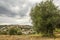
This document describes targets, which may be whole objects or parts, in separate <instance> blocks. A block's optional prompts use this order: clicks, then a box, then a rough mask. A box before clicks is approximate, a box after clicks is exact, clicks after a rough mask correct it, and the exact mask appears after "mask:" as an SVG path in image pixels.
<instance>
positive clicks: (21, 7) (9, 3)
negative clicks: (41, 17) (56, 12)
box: [0, 0, 60, 25]
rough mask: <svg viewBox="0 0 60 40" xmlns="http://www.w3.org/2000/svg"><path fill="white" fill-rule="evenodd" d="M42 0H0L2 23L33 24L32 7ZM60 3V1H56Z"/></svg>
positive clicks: (0, 20)
mask: <svg viewBox="0 0 60 40" xmlns="http://www.w3.org/2000/svg"><path fill="white" fill-rule="evenodd" d="M41 1H42V0H0V24H25V25H26V24H27V25H29V24H30V25H31V19H30V16H29V13H30V10H31V7H33V6H34V5H35V4H36V3H39V2H41ZM54 3H55V4H56V5H60V1H56V0H55V1H54Z"/></svg>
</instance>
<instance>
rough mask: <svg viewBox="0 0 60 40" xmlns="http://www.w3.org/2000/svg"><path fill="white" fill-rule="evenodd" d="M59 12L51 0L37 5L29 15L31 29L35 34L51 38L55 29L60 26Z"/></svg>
mask: <svg viewBox="0 0 60 40" xmlns="http://www.w3.org/2000/svg"><path fill="white" fill-rule="evenodd" d="M59 11H60V10H59V9H58V7H57V6H55V5H54V3H53V1H52V0H50V1H49V0H47V1H45V2H43V1H42V2H41V3H39V4H37V5H36V6H35V7H34V8H32V10H31V13H30V16H31V19H32V24H33V29H34V30H35V31H36V32H37V33H40V32H41V33H42V34H44V35H46V36H53V32H54V30H55V28H56V27H57V25H58V26H59V24H60V14H59V13H60V12H59Z"/></svg>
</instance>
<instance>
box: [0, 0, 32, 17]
mask: <svg viewBox="0 0 60 40" xmlns="http://www.w3.org/2000/svg"><path fill="white" fill-rule="evenodd" d="M0 3H1V4H0V15H1V16H2V15H5V16H7V17H15V16H16V15H20V16H21V17H23V16H25V15H26V13H27V12H28V9H29V7H31V6H32V4H31V3H29V2H28V1H27V0H0ZM24 4H26V5H27V6H26V7H25V8H23V7H22V5H24ZM16 5H17V6H19V7H20V8H21V10H20V11H18V13H16V12H15V11H12V10H11V9H10V7H11V6H12V7H14V6H16Z"/></svg>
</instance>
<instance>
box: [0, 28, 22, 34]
mask: <svg viewBox="0 0 60 40" xmlns="http://www.w3.org/2000/svg"><path fill="white" fill-rule="evenodd" d="M0 35H22V32H21V28H17V27H11V28H8V29H4V30H1V31H0Z"/></svg>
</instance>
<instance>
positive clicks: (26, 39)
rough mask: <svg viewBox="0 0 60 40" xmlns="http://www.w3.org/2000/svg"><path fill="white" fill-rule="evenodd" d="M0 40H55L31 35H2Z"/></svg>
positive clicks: (58, 39)
mask: <svg viewBox="0 0 60 40" xmlns="http://www.w3.org/2000/svg"><path fill="white" fill-rule="evenodd" d="M0 40H54V38H42V37H40V36H29V35H20V36H19V35H0ZM55 40H60V38H56V39H55Z"/></svg>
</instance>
